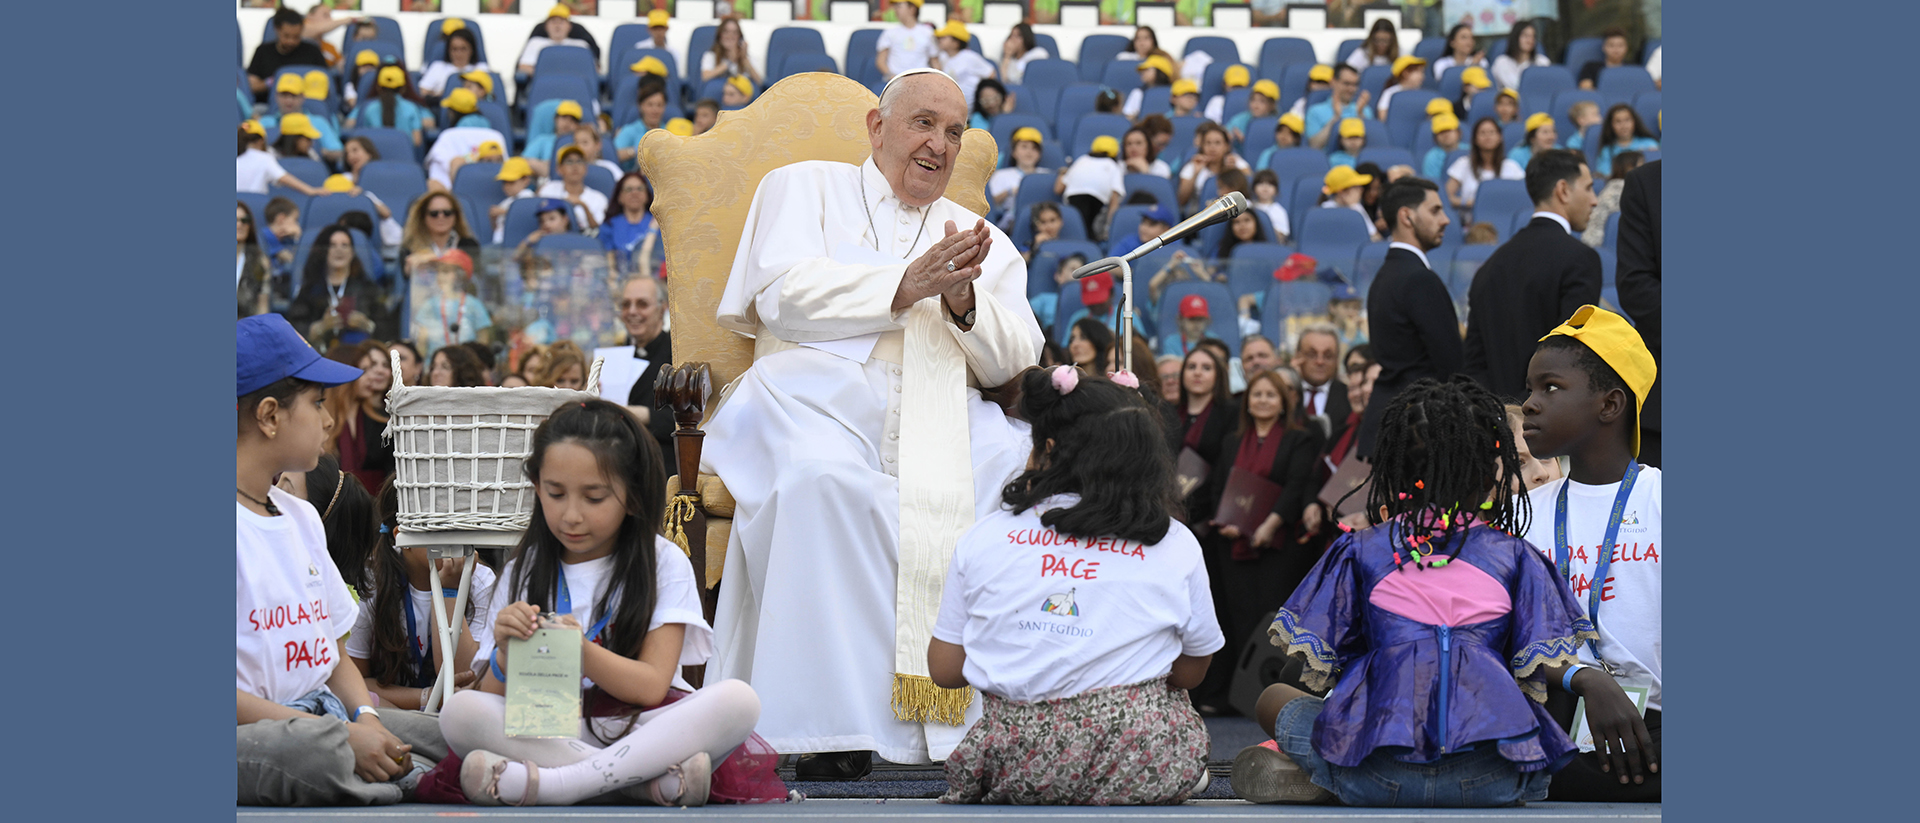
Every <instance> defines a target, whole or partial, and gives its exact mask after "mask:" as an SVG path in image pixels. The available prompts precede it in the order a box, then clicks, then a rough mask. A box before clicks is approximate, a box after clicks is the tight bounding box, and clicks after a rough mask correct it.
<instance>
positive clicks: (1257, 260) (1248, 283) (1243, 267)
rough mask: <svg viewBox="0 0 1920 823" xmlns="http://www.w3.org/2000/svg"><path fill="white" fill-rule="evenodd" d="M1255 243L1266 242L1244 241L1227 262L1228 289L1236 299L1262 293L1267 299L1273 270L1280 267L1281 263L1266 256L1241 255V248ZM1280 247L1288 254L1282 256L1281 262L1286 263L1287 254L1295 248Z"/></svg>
mask: <svg viewBox="0 0 1920 823" xmlns="http://www.w3.org/2000/svg"><path fill="white" fill-rule="evenodd" d="M1255 245H1266V244H1255V243H1244V244H1241V245H1239V246H1235V247H1234V249H1233V258H1232V259H1230V260H1228V261H1227V262H1226V269H1227V291H1230V292H1232V293H1233V297H1234V299H1235V300H1236V301H1237V300H1239V299H1240V298H1242V297H1245V296H1247V295H1249V294H1257V295H1261V296H1262V298H1261V299H1265V295H1266V293H1267V287H1268V286H1270V285H1272V284H1273V270H1274V269H1277V268H1279V267H1280V263H1276V262H1273V260H1271V259H1269V258H1268V257H1266V256H1258V257H1242V256H1241V255H1240V250H1241V249H1243V248H1250V247H1252V246H1255ZM1279 248H1281V249H1283V250H1285V251H1286V254H1283V255H1281V256H1280V262H1282V263H1284V262H1286V258H1287V256H1288V255H1291V254H1292V253H1293V249H1292V248H1289V247H1287V246H1280V247H1279Z"/></svg>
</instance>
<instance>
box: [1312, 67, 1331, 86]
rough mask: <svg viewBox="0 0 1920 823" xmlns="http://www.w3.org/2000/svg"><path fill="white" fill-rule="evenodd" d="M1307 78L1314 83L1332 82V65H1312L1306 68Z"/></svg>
mask: <svg viewBox="0 0 1920 823" xmlns="http://www.w3.org/2000/svg"><path fill="white" fill-rule="evenodd" d="M1307 79H1308V80H1311V81H1313V82H1315V83H1331V82H1333V67H1332V66H1314V67H1313V68H1311V69H1308V70H1307Z"/></svg>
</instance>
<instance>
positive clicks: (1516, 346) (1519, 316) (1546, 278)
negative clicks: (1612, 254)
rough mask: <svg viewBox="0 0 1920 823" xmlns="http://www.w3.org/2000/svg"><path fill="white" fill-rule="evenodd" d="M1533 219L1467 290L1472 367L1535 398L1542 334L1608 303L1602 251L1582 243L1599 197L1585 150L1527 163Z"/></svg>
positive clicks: (1491, 384) (1505, 388)
mask: <svg viewBox="0 0 1920 823" xmlns="http://www.w3.org/2000/svg"><path fill="white" fill-rule="evenodd" d="M1527 194H1528V195H1529V196H1531V197H1532V198H1533V209H1534V211H1533V220H1532V222H1529V223H1527V225H1526V228H1523V229H1521V230H1519V231H1517V232H1514V233H1513V237H1512V238H1510V239H1508V240H1507V242H1506V244H1505V245H1503V246H1501V247H1500V248H1498V249H1496V250H1494V252H1493V256H1492V257H1489V258H1487V262H1486V263H1484V264H1482V265H1481V266H1480V271H1479V272H1478V273H1476V274H1474V276H1473V286H1472V287H1471V288H1469V289H1468V291H1467V341H1466V356H1467V360H1466V372H1467V374H1468V375H1471V376H1472V377H1473V379H1474V380H1476V381H1478V382H1479V383H1480V385H1482V386H1485V387H1487V389H1489V390H1490V391H1492V392H1493V393H1494V394H1497V395H1499V396H1501V397H1504V398H1509V399H1511V400H1512V401H1513V402H1516V403H1517V402H1519V401H1521V400H1524V399H1526V397H1527V361H1528V360H1531V359H1532V358H1533V350H1534V347H1535V346H1536V345H1538V344H1539V342H1540V338H1542V337H1545V336H1546V334H1547V332H1550V331H1553V329H1554V327H1555V326H1558V325H1560V324H1561V323H1564V322H1566V319H1567V318H1569V317H1572V316H1573V313H1574V311H1575V310H1577V309H1579V308H1580V307H1581V306H1584V305H1587V304H1589V303H1591V304H1594V305H1599V303H1600V253H1599V252H1596V251H1594V250H1593V249H1591V248H1589V247H1588V246H1587V245H1586V244H1585V243H1582V242H1580V237H1579V234H1580V232H1582V231H1585V230H1586V228H1587V217H1588V216H1589V215H1591V214H1592V213H1593V204H1594V201H1596V200H1597V199H1598V198H1597V197H1595V196H1594V194H1593V175H1592V174H1591V173H1590V172H1589V171H1588V170H1587V161H1586V159H1585V158H1583V157H1581V155H1580V153H1579V152H1575V151H1569V150H1566V149H1554V150H1551V151H1543V152H1541V153H1539V154H1536V155H1534V157H1533V159H1532V160H1530V161H1528V162H1527Z"/></svg>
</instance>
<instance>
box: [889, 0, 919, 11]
mask: <svg viewBox="0 0 1920 823" xmlns="http://www.w3.org/2000/svg"><path fill="white" fill-rule="evenodd" d="M893 2H895V3H912V4H913V7H914V8H916V9H917V8H920V7H921V6H922V5H924V4H925V3H926V2H927V0H893Z"/></svg>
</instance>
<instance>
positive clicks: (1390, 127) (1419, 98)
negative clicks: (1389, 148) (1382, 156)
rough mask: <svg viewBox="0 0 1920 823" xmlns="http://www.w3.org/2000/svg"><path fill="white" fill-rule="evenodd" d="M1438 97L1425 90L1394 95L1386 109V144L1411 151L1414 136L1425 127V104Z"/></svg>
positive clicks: (1414, 90)
mask: <svg viewBox="0 0 1920 823" xmlns="http://www.w3.org/2000/svg"><path fill="white" fill-rule="evenodd" d="M1438 96H1439V95H1436V94H1434V93H1433V92H1430V91H1427V90H1426V89H1413V90H1411V91H1402V92H1398V93H1395V94H1394V95H1393V105H1391V106H1388V107H1387V142H1389V143H1391V144H1393V145H1395V146H1399V147H1400V148H1403V149H1412V148H1413V144H1414V138H1415V136H1416V135H1418V134H1419V133H1420V130H1421V129H1423V128H1426V127H1427V102H1428V101H1430V100H1433V99H1434V98H1435V97H1438Z"/></svg>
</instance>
